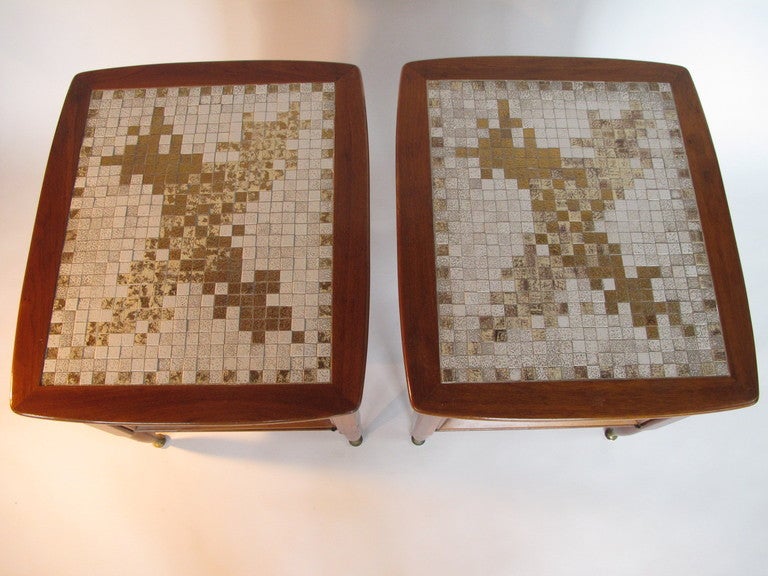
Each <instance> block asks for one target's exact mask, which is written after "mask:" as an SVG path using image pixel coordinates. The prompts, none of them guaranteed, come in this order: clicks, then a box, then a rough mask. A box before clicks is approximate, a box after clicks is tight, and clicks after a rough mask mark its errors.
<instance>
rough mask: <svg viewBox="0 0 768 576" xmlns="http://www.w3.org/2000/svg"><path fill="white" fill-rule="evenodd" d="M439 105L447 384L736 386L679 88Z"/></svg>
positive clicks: (515, 91) (434, 93)
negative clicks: (721, 382) (687, 382)
mask: <svg viewBox="0 0 768 576" xmlns="http://www.w3.org/2000/svg"><path fill="white" fill-rule="evenodd" d="M427 95H428V99H429V119H430V143H431V166H432V178H433V192H432V197H433V213H434V216H433V218H434V222H433V225H434V232H435V248H436V269H437V278H438V281H437V298H438V303H439V322H440V359H441V368H442V381H443V382H455V381H481V382H482V381H485V382H490V381H514V380H561V379H568V380H571V379H578V378H589V379H595V378H638V377H639V378H650V377H667V376H712V375H727V374H728V364H727V359H726V353H725V348H724V343H723V339H722V328H721V326H720V318H719V315H718V310H717V303H716V300H715V293H714V288H713V285H712V278H711V274H710V270H709V263H708V259H707V253H706V249H705V245H704V239H703V235H702V229H701V222H700V218H699V213H698V208H697V205H696V197H695V193H694V190H693V184H692V182H691V178H690V171H689V167H688V162H687V157H686V153H685V147H684V145H683V142H682V135H681V131H680V125H679V121H678V118H677V113H676V110H675V103H674V100H673V98H672V91H671V87H670V85H669V84H668V83H658V82H652V83H650V82H632V83H628V82H558V81H553V82H545V81H544V82H543V81H525V80H518V81H502V80H497V81H493V80H486V81H478V80H476V81H470V80H467V81H461V80H443V81H439V80H435V81H430V82H429V83H428V84H427Z"/></svg>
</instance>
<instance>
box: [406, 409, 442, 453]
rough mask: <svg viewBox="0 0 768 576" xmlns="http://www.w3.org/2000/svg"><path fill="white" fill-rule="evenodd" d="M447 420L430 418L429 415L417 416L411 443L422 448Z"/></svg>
mask: <svg viewBox="0 0 768 576" xmlns="http://www.w3.org/2000/svg"><path fill="white" fill-rule="evenodd" d="M445 421H446V418H441V417H440V416H430V415H429V414H416V422H414V424H413V429H412V430H411V442H413V443H414V444H416V446H421V445H422V444H424V441H425V440H426V439H427V438H429V437H430V436H431V435H432V433H433V432H434V431H435V430H437V429H438V428H440V426H442V425H443V422H445Z"/></svg>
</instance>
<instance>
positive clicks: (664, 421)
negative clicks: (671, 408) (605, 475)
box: [605, 416, 685, 440]
mask: <svg viewBox="0 0 768 576" xmlns="http://www.w3.org/2000/svg"><path fill="white" fill-rule="evenodd" d="M683 418H685V416H680V417H679V418H656V419H655V420H646V421H645V422H641V423H640V424H635V425H634V426H616V427H612V428H606V429H605V437H606V438H608V440H616V439H617V438H618V437H619V436H632V434H637V433H638V432H643V431H644V430H652V429H654V428H661V427H663V426H669V425H670V424H672V423H673V422H677V421H678V420H682V419H683Z"/></svg>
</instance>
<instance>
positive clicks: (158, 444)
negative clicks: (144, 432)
mask: <svg viewBox="0 0 768 576" xmlns="http://www.w3.org/2000/svg"><path fill="white" fill-rule="evenodd" d="M166 444H168V436H166V435H165V434H155V441H154V442H152V446H154V447H155V448H163V447H165V445H166Z"/></svg>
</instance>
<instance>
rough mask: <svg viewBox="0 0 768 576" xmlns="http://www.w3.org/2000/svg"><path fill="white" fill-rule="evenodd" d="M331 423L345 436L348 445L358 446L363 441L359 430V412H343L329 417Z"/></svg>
mask: <svg viewBox="0 0 768 576" xmlns="http://www.w3.org/2000/svg"><path fill="white" fill-rule="evenodd" d="M331 423H332V424H333V425H334V426H336V429H337V430H338V431H339V432H341V433H342V434H344V436H346V438H347V440H349V443H350V445H352V446H360V444H362V443H363V434H362V433H361V432H360V416H359V412H353V413H352V414H345V415H343V416H334V417H333V418H331Z"/></svg>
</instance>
